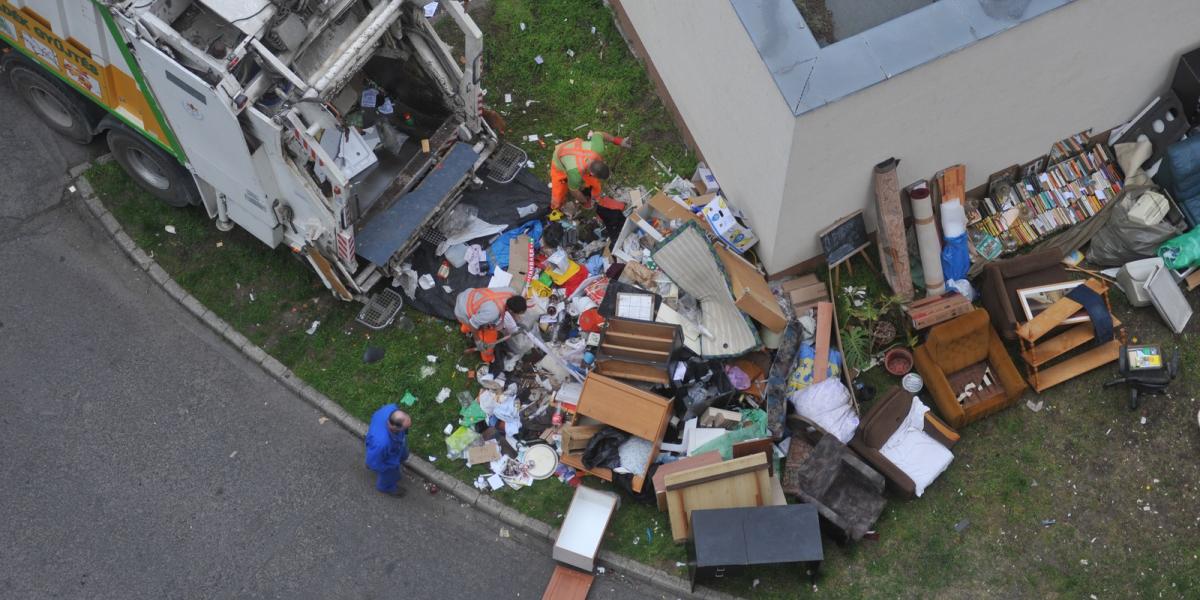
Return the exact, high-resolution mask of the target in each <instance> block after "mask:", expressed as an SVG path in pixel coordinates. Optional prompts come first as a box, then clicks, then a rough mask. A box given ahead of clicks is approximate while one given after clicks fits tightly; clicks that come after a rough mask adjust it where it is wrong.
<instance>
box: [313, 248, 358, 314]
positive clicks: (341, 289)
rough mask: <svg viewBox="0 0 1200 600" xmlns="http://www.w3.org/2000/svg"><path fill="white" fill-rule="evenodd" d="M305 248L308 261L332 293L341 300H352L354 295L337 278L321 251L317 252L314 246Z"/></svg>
mask: <svg viewBox="0 0 1200 600" xmlns="http://www.w3.org/2000/svg"><path fill="white" fill-rule="evenodd" d="M305 249H306V251H307V253H308V254H307V256H308V260H309V262H311V263H312V265H313V266H314V267H316V268H317V272H318V273H320V274H321V278H322V279H324V280H325V283H327V284H329V289H331V290H333V293H335V294H337V296H338V298H341V299H342V300H345V301H347V302H349V301H351V300H353V299H354V295H353V294H351V293H350V290H348V289H346V286H345V285H343V284H342V280H341V279H339V278H338V276H337V273H334V271H333V265H331V264H329V261H328V260H326V259H325V257H324V256H321V253H320V252H317V249H316V248H314V247H312V246H306V247H305Z"/></svg>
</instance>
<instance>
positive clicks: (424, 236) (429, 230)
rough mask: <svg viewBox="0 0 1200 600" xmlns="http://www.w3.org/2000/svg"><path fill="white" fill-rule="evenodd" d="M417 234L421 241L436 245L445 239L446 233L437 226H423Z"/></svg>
mask: <svg viewBox="0 0 1200 600" xmlns="http://www.w3.org/2000/svg"><path fill="white" fill-rule="evenodd" d="M418 235H419V236H420V238H421V241H422V242H426V243H428V244H430V245H431V246H438V245H440V244H441V243H442V242H444V241H446V234H444V233H442V230H440V229H438V228H437V227H424V228H422V229H421V233H419V234H418Z"/></svg>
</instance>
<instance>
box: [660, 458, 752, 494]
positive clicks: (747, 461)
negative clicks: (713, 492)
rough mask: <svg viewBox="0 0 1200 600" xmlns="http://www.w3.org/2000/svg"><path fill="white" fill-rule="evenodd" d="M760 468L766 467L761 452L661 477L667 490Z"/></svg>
mask: <svg viewBox="0 0 1200 600" xmlns="http://www.w3.org/2000/svg"><path fill="white" fill-rule="evenodd" d="M760 469H761V470H764V471H765V470H766V469H767V457H766V455H763V454H753V455H750V456H745V457H742V458H734V459H730V460H727V461H723V462H719V463H716V464H712V465H705V466H702V467H696V468H694V469H688V470H686V471H680V472H678V473H671V474H670V475H667V476H666V477H665V478H664V479H663V482H664V483H665V484H666V486H665V487H666V490H667V491H668V492H669V491H671V490H677V489H683V488H685V487H688V486H692V485H699V484H701V483H708V482H710V481H716V480H718V479H722V478H724V477H731V476H734V475H739V474H742V473H748V472H752V471H757V470H760Z"/></svg>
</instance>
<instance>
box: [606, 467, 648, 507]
mask: <svg viewBox="0 0 1200 600" xmlns="http://www.w3.org/2000/svg"><path fill="white" fill-rule="evenodd" d="M657 470H658V465H657V464H653V465H650V470H649V471H647V472H646V475H645V477H643V478H642V491H640V492H635V491H633V479H634V475H633V474H632V473H613V485H615V486H617V487H619V488H621V489H622V490H625V493H626V494H627V495H628V496H629V497H630V498H633V499H634V500H635V501H637V502H639V503H641V504H656V503H657V502H658V498H656V497H655V495H654V494H655V492H654V472H655V471H657Z"/></svg>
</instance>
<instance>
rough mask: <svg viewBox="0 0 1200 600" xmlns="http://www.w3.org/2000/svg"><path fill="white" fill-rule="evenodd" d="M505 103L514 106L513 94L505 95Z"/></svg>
mask: <svg viewBox="0 0 1200 600" xmlns="http://www.w3.org/2000/svg"><path fill="white" fill-rule="evenodd" d="M504 103H505V104H512V94H505V95H504Z"/></svg>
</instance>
